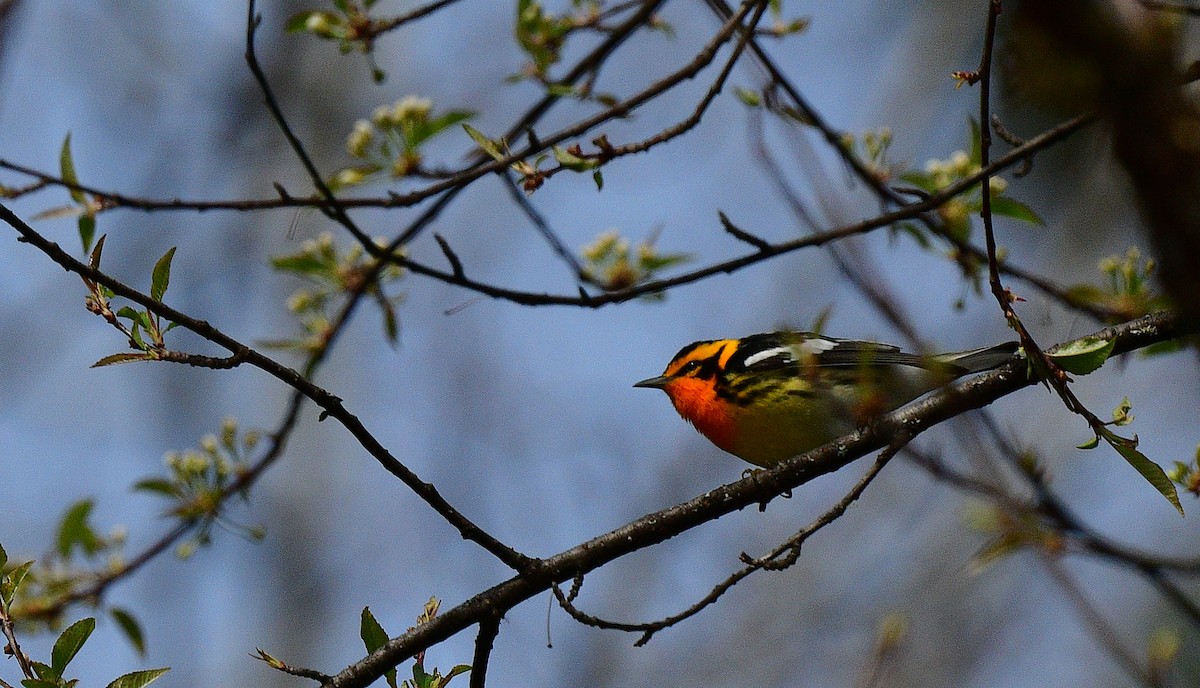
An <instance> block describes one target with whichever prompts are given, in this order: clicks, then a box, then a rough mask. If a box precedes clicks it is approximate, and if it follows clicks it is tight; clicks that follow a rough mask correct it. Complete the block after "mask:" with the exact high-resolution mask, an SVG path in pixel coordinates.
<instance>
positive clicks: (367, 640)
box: [358, 607, 388, 654]
mask: <svg viewBox="0 0 1200 688" xmlns="http://www.w3.org/2000/svg"><path fill="white" fill-rule="evenodd" d="M358 633H359V636H360V637H362V641H363V647H365V648H367V654H370V653H372V652H374V651H376V650H378V649H379V648H381V647H383V645H384V644H385V643H386V642H387V641H388V634H387V631H385V630H383V626H381V625H379V622H378V621H376V620H375V615H374V614H372V613H371V608H370V607H363V610H362V621H361V622H360V623H359V631H358Z"/></svg>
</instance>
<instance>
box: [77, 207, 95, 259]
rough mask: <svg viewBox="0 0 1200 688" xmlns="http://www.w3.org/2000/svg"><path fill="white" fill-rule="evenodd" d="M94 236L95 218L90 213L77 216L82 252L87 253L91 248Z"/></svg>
mask: <svg viewBox="0 0 1200 688" xmlns="http://www.w3.org/2000/svg"><path fill="white" fill-rule="evenodd" d="M94 236H96V216H95V215H93V214H92V213H90V212H89V213H84V214H83V215H80V216H79V241H80V242H81V243H82V244H83V250H84V251H85V252H86V251H89V250H91V248H92V237H94Z"/></svg>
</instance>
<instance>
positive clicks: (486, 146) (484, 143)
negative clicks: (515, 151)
mask: <svg viewBox="0 0 1200 688" xmlns="http://www.w3.org/2000/svg"><path fill="white" fill-rule="evenodd" d="M462 128H463V129H464V130H466V132H467V135H469V136H470V137H471V138H472V139H474V140H475V143H476V144H478V145H479V147H480V148H482V149H483V152H484V153H487V154H488V155H489V156H491V157H492V159H493V160H503V159H504V153H502V152H501V151H500V144H498V143H497V142H495V141H493V140H491V139H489V138H488V137H486V136H484V135H483V132H481V131H479V130H478V129H476V128H475V127H473V126H471V125H470V124H466V123H465V122H464V123H463V125H462Z"/></svg>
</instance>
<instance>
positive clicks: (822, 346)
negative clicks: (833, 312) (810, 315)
mask: <svg viewBox="0 0 1200 688" xmlns="http://www.w3.org/2000/svg"><path fill="white" fill-rule="evenodd" d="M837 347H838V343H837V342H831V341H829V340H828V339H821V338H820V337H814V338H812V339H806V340H804V341H803V342H801V344H800V347H799V348H800V352H801V353H804V354H808V355H809V356H816V355H817V354H819V353H821V352H823V351H829V350H831V349H836V348H837Z"/></svg>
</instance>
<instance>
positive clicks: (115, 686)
mask: <svg viewBox="0 0 1200 688" xmlns="http://www.w3.org/2000/svg"><path fill="white" fill-rule="evenodd" d="M170 670H171V667H163V668H162V669H143V670H142V671H131V672H129V673H128V674H125V675H124V676H121V677H119V678H117V679H115V680H114V681H113V682H112V683H110V684H108V687H107V688H142V686H146V685H149V684H151V683H153V682H154V681H155V680H156V679H157V678H158V677H159V676H162V675H163V674H165V673H167V672H168V671H170Z"/></svg>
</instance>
